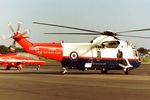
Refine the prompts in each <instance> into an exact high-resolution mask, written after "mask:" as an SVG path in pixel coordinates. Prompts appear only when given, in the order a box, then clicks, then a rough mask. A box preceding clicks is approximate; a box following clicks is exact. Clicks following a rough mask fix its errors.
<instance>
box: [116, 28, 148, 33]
mask: <svg viewBox="0 0 150 100" xmlns="http://www.w3.org/2000/svg"><path fill="white" fill-rule="evenodd" d="M140 31H150V28H145V29H138V30H130V31H122V32H116V33H129V32H140Z"/></svg>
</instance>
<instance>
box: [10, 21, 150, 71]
mask: <svg viewBox="0 0 150 100" xmlns="http://www.w3.org/2000/svg"><path fill="white" fill-rule="evenodd" d="M33 23H34V24H39V25H46V26H55V27H61V28H67V29H74V30H80V31H85V32H84V33H44V34H62V35H64V34H65V35H96V36H97V37H96V38H94V39H92V40H91V41H90V42H89V43H54V42H53V43H32V42H30V41H29V40H27V38H28V37H27V36H25V34H26V33H27V32H23V33H21V32H19V30H20V26H21V24H20V23H18V24H17V31H16V32H15V31H14V29H13V27H12V26H11V24H8V26H9V28H10V30H11V31H12V32H13V33H14V35H13V36H12V37H11V38H12V39H14V42H13V46H12V47H13V48H15V44H16V42H17V43H18V44H20V45H21V46H22V47H23V49H24V50H25V51H27V52H29V53H31V54H34V55H37V56H42V57H45V58H48V59H53V60H57V61H60V62H61V65H62V67H63V70H62V71H61V73H62V74H65V73H67V70H68V69H77V70H82V71H85V70H89V69H93V70H100V72H101V73H103V74H106V73H107V71H108V70H122V71H123V72H124V74H128V72H129V71H130V70H132V69H135V68H138V67H139V66H140V65H141V61H140V57H139V54H138V52H137V50H136V48H135V46H134V45H133V44H131V43H130V42H128V41H123V40H120V39H119V38H118V36H127V37H136V38H147V39H150V37H142V36H129V35H122V34H120V33H128V32H138V31H149V30H150V28H147V29H138V30H130V31H122V32H112V31H104V32H99V31H94V30H89V29H83V28H77V27H70V26H64V25H57V24H47V23H40V22H33Z"/></svg>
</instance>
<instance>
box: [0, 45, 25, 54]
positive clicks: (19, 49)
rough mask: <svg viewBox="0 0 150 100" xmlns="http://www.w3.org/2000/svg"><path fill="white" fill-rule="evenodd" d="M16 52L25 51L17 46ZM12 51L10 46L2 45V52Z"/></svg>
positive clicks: (0, 46) (0, 47)
mask: <svg viewBox="0 0 150 100" xmlns="http://www.w3.org/2000/svg"><path fill="white" fill-rule="evenodd" d="M16 52H25V51H24V50H23V49H22V48H19V47H16ZM7 53H10V51H9V47H7V46H5V45H0V54H7Z"/></svg>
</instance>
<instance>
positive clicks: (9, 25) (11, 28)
mask: <svg viewBox="0 0 150 100" xmlns="http://www.w3.org/2000/svg"><path fill="white" fill-rule="evenodd" d="M8 27H9V29H10V30H11V31H12V33H14V34H15V31H14V28H13V27H12V25H11V24H10V23H9V24H8Z"/></svg>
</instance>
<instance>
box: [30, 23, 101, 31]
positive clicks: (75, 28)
mask: <svg viewBox="0 0 150 100" xmlns="http://www.w3.org/2000/svg"><path fill="white" fill-rule="evenodd" d="M33 23H34V24H40V25H47V26H55V27H62V28H68V29H74V30H80V31H87V32H94V33H99V34H101V33H102V32H99V31H94V30H88V29H83V28H77V27H71V26H63V25H57V24H47V23H39V22H33Z"/></svg>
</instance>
